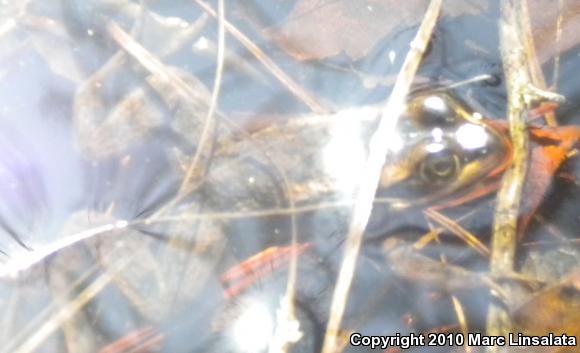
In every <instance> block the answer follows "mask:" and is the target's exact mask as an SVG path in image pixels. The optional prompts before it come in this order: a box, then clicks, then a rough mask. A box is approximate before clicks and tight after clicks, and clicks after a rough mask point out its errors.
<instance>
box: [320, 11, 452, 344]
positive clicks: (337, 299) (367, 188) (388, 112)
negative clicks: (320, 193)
mask: <svg viewBox="0 0 580 353" xmlns="http://www.w3.org/2000/svg"><path fill="white" fill-rule="evenodd" d="M441 4H442V0H432V1H431V3H430V4H429V8H428V9H427V12H426V13H425V17H424V18H423V22H422V23H421V26H420V27H419V30H418V32H417V35H416V36H415V38H414V39H413V41H412V42H411V49H410V50H409V52H408V53H407V57H406V58H405V62H404V63H403V67H402V68H401V72H400V73H399V75H398V77H397V81H396V82H395V86H394V87H393V91H392V93H391V96H390V97H389V100H388V101H387V104H386V105H385V107H384V108H383V109H382V111H381V113H380V122H379V126H378V128H377V131H376V132H375V133H374V135H373V137H372V138H371V141H370V146H369V157H368V160H367V161H366V165H365V167H364V170H363V174H362V179H361V183H360V189H359V191H358V193H357V197H356V201H355V204H354V207H353V210H352V219H351V222H350V226H349V230H348V234H347V238H346V242H345V249H344V260H343V262H342V266H341V268H340V273H339V275H338V280H337V284H336V287H335V289H334V293H333V298H332V303H331V307H330V317H329V321H328V326H327V328H326V334H325V337H324V345H323V347H322V353H334V352H337V349H338V337H339V330H340V325H341V322H342V316H343V314H344V310H345V307H346V303H347V300H348V293H349V290H350V286H351V284H352V279H353V276H354V270H355V267H356V262H357V258H358V254H359V250H360V246H361V243H362V238H363V233H364V230H365V228H366V226H367V224H368V221H369V217H370V214H371V210H372V205H373V199H374V197H375V194H376V191H377V187H378V183H379V179H380V174H381V169H382V168H383V165H384V164H385V159H386V157H389V156H387V154H388V151H389V148H388V147H389V141H391V137H392V135H393V134H394V131H395V127H396V125H397V122H398V121H399V117H400V116H401V114H402V113H403V110H404V109H405V100H406V97H407V94H408V93H409V89H410V87H411V83H412V81H413V78H414V76H415V73H416V72H417V69H418V68H419V63H420V62H421V59H422V58H423V54H424V53H425V50H426V48H427V44H428V43H429V40H430V38H431V34H432V33H433V29H434V28H435V24H436V23H437V18H438V17H439V12H440V10H441ZM387 162H388V160H387Z"/></svg>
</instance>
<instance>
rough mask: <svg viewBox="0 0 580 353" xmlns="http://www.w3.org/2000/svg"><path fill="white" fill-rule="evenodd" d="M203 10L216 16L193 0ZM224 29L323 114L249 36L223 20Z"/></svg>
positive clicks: (308, 103) (316, 111)
mask: <svg viewBox="0 0 580 353" xmlns="http://www.w3.org/2000/svg"><path fill="white" fill-rule="evenodd" d="M193 1H194V2H195V3H196V4H197V5H198V6H199V7H201V8H202V10H203V11H205V12H206V13H208V14H210V15H211V16H213V17H214V18H217V13H216V11H215V10H214V9H212V8H211V6H209V5H208V4H206V3H205V2H203V1H201V0H193ZM225 28H226V30H227V31H228V32H229V33H230V34H231V35H232V36H234V37H235V38H236V39H237V40H238V41H239V42H240V43H242V45H243V46H244V47H246V49H248V50H249V51H250V52H251V53H252V55H254V56H255V57H256V59H258V61H260V63H262V65H264V67H266V68H267V69H268V70H270V72H271V73H272V75H274V77H276V78H277V79H278V81H280V82H281V83H282V84H283V85H284V86H286V87H287V88H288V90H289V91H290V92H292V94H294V95H295V96H296V97H297V98H298V99H300V100H301V101H302V102H303V103H304V104H306V106H308V108H310V109H311V110H312V111H313V112H314V113H317V114H325V113H328V110H327V109H326V108H324V107H323V106H322V105H321V104H320V103H319V102H318V101H317V100H316V99H315V98H314V97H312V96H311V95H310V93H308V92H306V91H305V90H304V89H303V88H302V87H300V86H299V85H298V84H297V83H296V82H294V80H293V79H292V78H290V76H288V75H287V74H286V73H285V72H284V71H283V70H282V69H281V68H280V67H279V66H278V65H277V64H276V63H275V62H274V61H273V60H272V59H271V58H270V57H269V56H268V55H267V54H266V53H265V52H264V51H263V50H262V49H260V47H258V46H257V45H256V44H255V43H254V42H253V41H252V40H251V39H250V38H248V37H247V36H246V35H244V34H243V33H242V32H241V31H240V30H239V29H237V28H236V27H235V26H234V25H233V24H231V23H230V22H228V21H225Z"/></svg>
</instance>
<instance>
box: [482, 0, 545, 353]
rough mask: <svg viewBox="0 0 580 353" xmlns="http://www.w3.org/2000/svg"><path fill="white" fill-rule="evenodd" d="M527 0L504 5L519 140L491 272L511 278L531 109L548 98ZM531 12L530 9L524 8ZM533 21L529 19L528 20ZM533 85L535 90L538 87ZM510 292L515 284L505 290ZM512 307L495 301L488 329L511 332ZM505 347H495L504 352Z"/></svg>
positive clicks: (513, 127)
mask: <svg viewBox="0 0 580 353" xmlns="http://www.w3.org/2000/svg"><path fill="white" fill-rule="evenodd" d="M525 6H526V4H525V0H507V1H505V2H504V3H503V6H502V20H501V23H500V34H501V35H500V39H501V52H502V60H503V64H504V70H505V75H506V82H507V89H508V119H509V123H510V135H511V139H512V144H513V159H512V164H511V166H510V167H509V168H508V170H507V171H506V173H505V175H504V177H503V183H502V186H501V189H500V190H499V193H498V198H497V205H496V210H495V217H494V225H493V239H492V254H491V264H490V270H491V275H492V276H497V277H501V276H508V275H510V274H511V273H512V272H513V270H514V257H515V252H516V244H517V238H518V234H517V231H518V227H517V225H518V217H519V206H520V201H521V197H522V189H523V184H524V179H525V177H526V171H527V165H528V138H529V137H528V132H527V129H526V110H527V109H528V108H529V106H530V105H531V104H532V103H534V102H537V101H541V100H543V99H545V98H546V97H547V96H550V94H548V95H546V94H545V93H544V92H543V91H541V90H539V89H538V88H536V87H533V86H532V84H531V82H532V81H531V77H530V69H529V61H528V59H529V58H528V57H527V56H526V53H527V51H526V47H525V44H524V39H525V38H526V37H527V35H526V33H525V31H526V28H528V30H529V27H526V26H525V20H523V19H522V16H521V14H522V12H523V8H524V7H525ZM524 13H525V12H524ZM528 21H529V20H528ZM532 87H533V88H532ZM505 289H506V292H507V294H508V295H509V288H505ZM508 310H509V308H505V307H504V306H497V305H493V304H492V305H491V306H490V311H489V314H488V324H487V333H488V334H489V335H502V336H506V335H507V334H508V333H509V332H510V331H511V329H512V327H511V320H510V317H509V313H508ZM501 349H502V348H500V347H490V349H489V351H493V352H499V351H501Z"/></svg>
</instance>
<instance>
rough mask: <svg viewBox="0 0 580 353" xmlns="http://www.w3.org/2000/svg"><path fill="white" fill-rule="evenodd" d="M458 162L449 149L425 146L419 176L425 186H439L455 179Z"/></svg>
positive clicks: (457, 171)
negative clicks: (425, 150) (425, 152)
mask: <svg viewBox="0 0 580 353" xmlns="http://www.w3.org/2000/svg"><path fill="white" fill-rule="evenodd" d="M460 167H461V166H460V161H459V158H458V156H457V154H455V153H454V152H453V151H452V150H451V149H450V148H446V147H445V146H444V145H441V144H431V145H428V146H427V154H426V155H425V156H424V158H423V160H422V161H421V162H420V164H419V176H420V178H421V182H422V183H423V184H425V185H439V184H442V183H445V182H449V181H451V180H453V179H454V178H456V177H457V175H458V174H459V171H460Z"/></svg>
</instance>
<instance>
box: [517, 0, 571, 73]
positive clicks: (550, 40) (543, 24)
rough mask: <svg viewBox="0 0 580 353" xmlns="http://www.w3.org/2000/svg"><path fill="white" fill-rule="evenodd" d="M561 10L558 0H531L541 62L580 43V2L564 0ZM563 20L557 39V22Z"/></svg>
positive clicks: (535, 38)
mask: <svg viewBox="0 0 580 353" xmlns="http://www.w3.org/2000/svg"><path fill="white" fill-rule="evenodd" d="M562 4H563V7H562V9H561V11H560V9H559V8H558V1H553V0H535V1H529V2H528V6H529V12H530V19H531V24H532V30H533V34H534V42H535V44H536V50H537V53H538V57H539V60H540V62H541V63H544V62H546V61H547V60H548V59H550V58H552V57H553V56H554V55H556V54H558V52H564V51H566V50H568V49H571V48H572V47H575V46H576V45H578V44H580V36H578V35H577V33H578V30H579V29H580V2H578V1H563V2H562ZM559 16H562V17H561V21H562V33H561V38H560V40H559V41H558V40H557V35H556V34H557V28H558V27H557V23H558V20H559Z"/></svg>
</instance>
